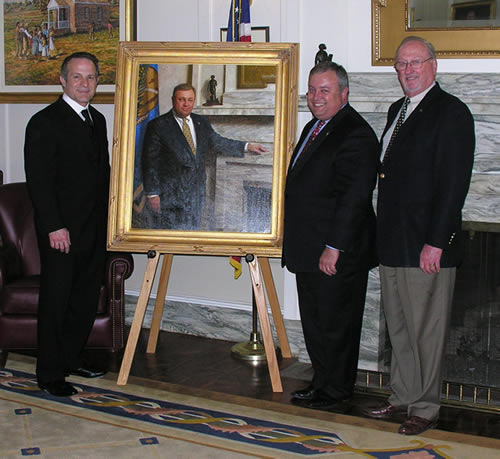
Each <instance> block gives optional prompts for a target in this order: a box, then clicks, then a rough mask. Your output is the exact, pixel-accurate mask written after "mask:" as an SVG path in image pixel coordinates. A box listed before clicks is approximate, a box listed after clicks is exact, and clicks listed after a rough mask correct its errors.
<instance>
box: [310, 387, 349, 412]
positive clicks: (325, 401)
mask: <svg viewBox="0 0 500 459" xmlns="http://www.w3.org/2000/svg"><path fill="white" fill-rule="evenodd" d="M349 399H350V397H342V398H335V397H331V396H330V395H328V394H327V393H326V392H323V391H322V390H317V391H316V393H315V395H314V397H313V398H312V399H310V400H307V401H306V402H305V403H304V406H306V407H307V408H313V409H315V410H327V409H329V408H333V407H334V406H336V405H339V404H340V403H342V402H346V401H347V400H349Z"/></svg>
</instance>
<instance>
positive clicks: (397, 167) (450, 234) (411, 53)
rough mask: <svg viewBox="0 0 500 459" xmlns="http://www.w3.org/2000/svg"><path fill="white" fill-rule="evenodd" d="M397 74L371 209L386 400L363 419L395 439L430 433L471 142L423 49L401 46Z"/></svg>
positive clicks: (412, 40) (462, 108)
mask: <svg viewBox="0 0 500 459" xmlns="http://www.w3.org/2000/svg"><path fill="white" fill-rule="evenodd" d="M394 67H395V69H396V71H397V74H398V79H399V83H400V85H401V88H402V89H403V93H404V94H405V97H404V98H402V99H400V100H398V101H397V102H395V103H394V104H392V105H391V107H390V108H389V113H388V117H387V125H386V127H385V130H384V133H383V135H382V141H381V145H382V152H381V164H380V169H379V184H378V204H377V244H378V254H379V262H380V281H381V295H382V305H383V308H384V313H385V317H386V320H387V328H388V331H389V337H390V340H391V344H392V360H391V389H392V395H391V396H390V397H389V399H388V400H387V401H386V402H384V403H383V404H382V405H380V406H376V407H371V408H367V409H366V410H365V411H364V412H365V414H366V415H368V416H370V417H375V418H391V417H393V416H396V418H397V416H398V415H399V416H405V421H404V422H403V423H402V424H401V426H400V427H399V433H401V434H405V435H418V434H420V433H422V432H424V431H425V430H427V429H429V428H432V427H435V426H436V425H437V420H438V417H439V407H440V396H441V382H442V374H441V373H442V361H443V353H444V346H445V343H446V334H447V329H448V326H449V320H450V315H451V305H452V298H453V290H454V282H455V271H456V267H457V266H458V264H459V263H460V261H461V258H462V232H461V222H462V215H461V213H462V207H463V205H464V201H465V197H466V195H467V191H468V189H469V183H470V178H471V173H472V164H473V160H474V147H475V135H474V121H473V118H472V115H471V113H470V111H469V109H468V108H467V106H466V105H465V104H464V103H463V102H461V101H460V100H459V99H458V98H456V97H455V96H452V95H451V94H448V93H447V92H445V91H443V90H442V89H441V88H440V86H439V84H438V83H437V82H436V81H435V77H436V70H437V62H436V55H435V51H434V47H433V46H432V45H431V44H430V43H429V42H427V41H426V40H424V39H422V38H420V37H408V38H406V39H405V40H403V42H402V43H401V44H400V45H399V47H398V49H397V52H396V59H395V65H394Z"/></svg>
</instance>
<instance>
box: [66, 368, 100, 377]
mask: <svg viewBox="0 0 500 459" xmlns="http://www.w3.org/2000/svg"><path fill="white" fill-rule="evenodd" d="M105 374H106V372H105V371H100V370H91V369H90V368H83V367H80V368H75V369H74V370H68V374H67V375H68V376H69V375H73V376H80V377H81V378H100V377H101V376H104V375H105Z"/></svg>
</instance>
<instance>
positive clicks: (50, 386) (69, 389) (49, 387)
mask: <svg viewBox="0 0 500 459" xmlns="http://www.w3.org/2000/svg"><path fill="white" fill-rule="evenodd" d="M38 387H39V388H40V389H42V390H44V391H45V392H48V393H49V394H50V395H54V396H55V397H70V396H71V395H75V394H76V393H77V392H78V391H77V390H76V389H75V388H74V387H73V386H72V385H71V384H70V383H68V382H66V381H65V380H64V379H58V380H57V381H49V382H46V383H40V382H39V383H38Z"/></svg>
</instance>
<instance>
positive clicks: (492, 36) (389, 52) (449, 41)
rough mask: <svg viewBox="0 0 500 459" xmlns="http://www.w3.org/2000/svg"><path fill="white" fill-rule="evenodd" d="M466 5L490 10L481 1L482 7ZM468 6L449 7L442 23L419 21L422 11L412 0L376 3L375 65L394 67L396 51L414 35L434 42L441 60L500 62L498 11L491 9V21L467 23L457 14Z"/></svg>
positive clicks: (387, 0) (489, 18) (470, 2)
mask: <svg viewBox="0 0 500 459" xmlns="http://www.w3.org/2000/svg"><path fill="white" fill-rule="evenodd" d="M428 3H429V2H428ZM432 3H438V2H432ZM466 3H467V5H468V7H469V8H471V9H473V8H475V7H477V8H479V6H486V3H487V2H485V1H484V0H482V1H479V3H481V5H480V4H479V3H477V2H472V1H470V0H468V1H467V2H466ZM466 3H464V2H453V4H452V5H448V6H446V8H447V9H446V11H443V12H442V14H441V15H442V20H441V21H433V20H431V19H428V18H427V19H426V20H424V21H419V17H418V10H415V5H416V4H415V2H412V0H404V1H400V0H372V65H377V66H378V65H380V66H382V65H392V64H393V63H394V53H395V52H396V48H397V47H398V45H399V43H400V42H401V41H402V40H403V39H404V38H405V37H407V36H410V35H418V36H420V37H423V38H425V39H426V40H428V41H430V42H431V43H432V44H433V45H434V47H435V48H436V54H437V56H438V58H440V59H442V58H445V59H446V58H448V59H461V58H499V57H500V22H499V20H497V15H498V11H497V9H496V8H492V9H490V14H489V17H488V18H485V19H478V18H475V19H473V20H471V22H466V21H468V20H467V19H463V18H461V16H460V15H459V16H458V17H457V11H461V8H462V7H464V5H466ZM476 3H477V5H476ZM483 4H485V5H483ZM477 8H476V9H477ZM492 14H493V15H494V17H492V16H491V15H492ZM418 22H421V23H420V24H418ZM417 24H418V25H417ZM469 24H470V25H469Z"/></svg>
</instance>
